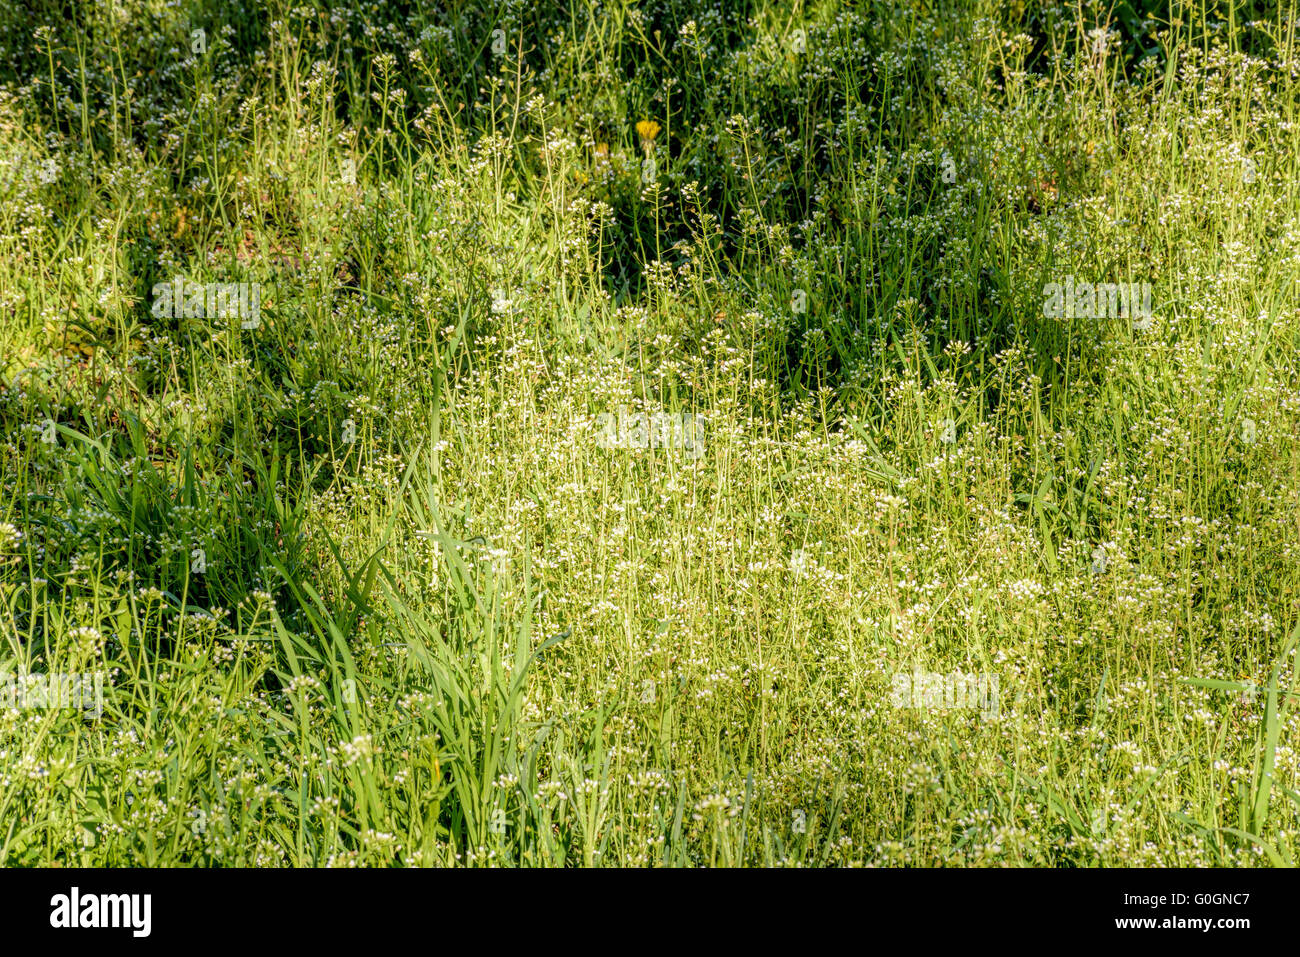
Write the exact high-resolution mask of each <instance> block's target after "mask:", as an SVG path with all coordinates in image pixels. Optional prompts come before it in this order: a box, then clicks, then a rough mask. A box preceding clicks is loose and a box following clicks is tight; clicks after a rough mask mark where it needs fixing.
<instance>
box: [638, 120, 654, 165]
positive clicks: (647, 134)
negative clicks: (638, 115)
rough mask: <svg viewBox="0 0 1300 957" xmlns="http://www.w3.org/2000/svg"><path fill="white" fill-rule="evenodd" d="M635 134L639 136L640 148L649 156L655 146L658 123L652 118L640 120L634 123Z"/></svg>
mask: <svg viewBox="0 0 1300 957" xmlns="http://www.w3.org/2000/svg"><path fill="white" fill-rule="evenodd" d="M636 135H637V136H639V137H641V150H642V152H644V153H645V155H646V156H649V155H650V154H651V153H652V152H653V151H654V148H655V137H656V136H658V135H659V124H658V123H656V122H655V121H654V120H641V121H640V122H639V123H637V125H636Z"/></svg>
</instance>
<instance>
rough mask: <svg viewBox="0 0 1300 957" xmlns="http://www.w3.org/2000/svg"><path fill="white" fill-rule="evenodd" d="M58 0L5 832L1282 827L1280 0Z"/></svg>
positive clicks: (235, 845) (30, 118)
mask: <svg viewBox="0 0 1300 957" xmlns="http://www.w3.org/2000/svg"><path fill="white" fill-rule="evenodd" d="M25 7H26V9H25V10H24V11H22V12H17V11H15V12H0V133H2V134H3V137H2V138H3V141H4V144H5V145H4V151H3V155H0V672H5V673H7V674H10V675H14V674H16V673H19V672H22V673H47V674H66V673H77V674H86V673H94V672H101V673H102V674H103V675H104V676H105V682H104V699H103V712H102V714H101V715H99V716H98V717H95V716H93V715H88V714H81V713H79V712H78V711H76V710H73V709H68V708H63V709H59V708H50V707H23V708H18V707H3V706H0V864H5V865H29V864H43V865H51V864H61V865H64V866H74V865H78V866H94V865H108V866H134V865H142V866H144V865H147V866H159V865H161V866H195V865H198V866H220V865H226V866H268V865H271V866H278V865H298V866H326V865H328V866H354V865H356V866H388V865H399V866H400V865H435V866H443V865H446V866H454V865H503V866H531V865H542V866H599V865H604V866H699V865H705V866H711V865H716V866H741V865H759V866H822V865H846V866H860V865H922V866H939V865H971V866H1008V865H1010V866H1023V865H1031V866H1144V865H1145V866H1150V865H1176V866H1200V865H1230V866H1231V865H1267V864H1278V865H1291V864H1293V863H1294V862H1295V860H1296V857H1297V855H1298V854H1300V841H1298V838H1300V756H1298V755H1297V753H1296V751H1295V741H1296V731H1297V725H1298V721H1300V717H1298V714H1297V707H1296V704H1297V698H1296V693H1295V691H1294V689H1295V688H1296V687H1297V683H1298V681H1297V678H1298V676H1297V661H1296V652H1297V645H1298V644H1300V560H1298V559H1300V522H1298V520H1297V515H1300V441H1298V440H1300V432H1298V429H1300V392H1298V391H1297V390H1298V387H1300V310H1297V306H1296V300H1295V289H1296V284H1297V282H1298V281H1300V257H1298V256H1297V254H1296V253H1295V252H1294V250H1295V248H1297V242H1296V240H1297V237H1300V191H1298V190H1297V176H1296V173H1297V170H1296V159H1295V158H1296V156H1297V155H1300V152H1298V150H1300V125H1298V123H1297V121H1298V117H1300V109H1298V107H1300V86H1298V85H1297V84H1296V83H1295V82H1294V80H1293V79H1292V71H1293V69H1294V68H1295V67H1298V66H1300V62H1297V61H1298V59H1300V57H1298V56H1297V51H1296V49H1295V37H1294V23H1293V20H1290V19H1286V18H1285V16H1284V15H1280V14H1279V13H1278V11H1277V9H1275V8H1274V6H1273V5H1266V4H1263V3H1250V2H1248V3H1239V4H1231V3H1227V2H1217V3H1197V4H1192V5H1187V4H1182V3H1172V2H1153V0H1131V2H1126V3H1119V4H1116V5H1113V6H1110V5H1099V4H1092V3H1080V2H1077V0H1073V2H1067V3H1061V4H1040V3H1032V2H1025V0H1015V2H1002V3H993V2H989V0H963V2H960V3H957V4H952V3H943V4H930V3H925V2H913V3H904V2H898V3H885V2H869V0H868V2H860V3H857V4H853V5H841V4H836V3H821V2H813V3H806V2H792V0H752V2H743V3H741V2H731V0H727V2H724V3H722V4H721V5H713V6H709V5H704V4H692V3H688V2H685V0H651V2H648V3H644V4H640V5H637V4H633V3H631V2H628V0H607V2H604V3H601V4H594V3H588V2H577V0H572V2H569V3H567V4H566V3H549V4H518V3H516V4H509V5H507V6H505V7H500V6H499V5H497V4H484V3H479V2H477V0H474V2H454V3H449V4H443V5H432V6H430V5H427V4H406V3H397V4H391V3H379V2H369V0H364V2H358V3H355V4H352V5H350V6H349V7H347V8H346V9H344V8H334V7H332V6H326V5H323V4H318V3H316V2H314V0H313V2H309V3H305V4H300V5H295V6H290V5H282V4H279V3H272V4H269V5H266V6H261V5H253V4H249V5H244V4H242V3H239V2H232V0H222V2H216V0H200V2H187V3H185V4H183V5H181V6H180V7H176V6H166V5H164V4H163V3H161V2H157V0H149V2H139V0H124V2H122V3H118V4H116V5H105V4H90V3H85V2H74V3H71V4H54V3H49V2H45V0H32V2H30V3H28V4H26V5H25ZM435 8H436V9H435ZM38 27H39V28H40V29H37V28H38ZM1107 28H1109V29H1110V31H1111V32H1110V33H1109V34H1104V35H1103V34H1099V33H1097V32H1095V31H1097V30H1098V29H1102V30H1105V29H1107ZM196 29H202V30H203V31H204V34H203V36H202V40H203V43H202V44H200V43H198V42H197V40H198V39H199V38H198V37H197V35H194V34H192V33H191V31H192V30H196ZM496 30H500V31H501V33H500V34H495V35H494V31H496ZM494 42H495V47H496V49H494ZM192 44H193V45H194V46H199V47H204V50H203V52H192ZM503 44H504V49H503V48H502V47H503ZM647 122H651V123H653V124H654V125H653V126H647V125H646V123H647ZM638 124H642V125H641V126H640V129H639V130H638ZM651 161H652V162H651ZM353 171H355V176H353V175H352V172H353ZM178 276H180V277H184V278H185V279H186V280H188V281H190V282H194V283H236V282H246V283H258V284H260V285H261V287H262V307H261V315H260V324H259V325H258V326H257V327H256V328H243V327H242V325H243V324H242V323H241V322H240V320H239V319H237V318H234V317H224V318H205V317H202V316H189V317H184V316H182V317H180V318H169V317H167V316H166V315H160V314H157V310H155V309H154V308H153V307H154V304H155V299H154V295H153V289H154V287H155V285H156V284H159V283H168V282H171V281H172V280H173V278H174V277H178ZM1070 277H1073V278H1074V280H1075V281H1079V282H1096V283H1110V282H1115V283H1118V282H1137V283H1142V282H1147V283H1150V284H1151V286H1152V288H1153V297H1152V299H1153V315H1152V316H1151V319H1150V322H1149V323H1135V322H1134V321H1133V319H1132V317H1124V316H1109V317H1103V318H1095V319H1088V318H1083V319H1077V318H1075V319H1066V318H1050V317H1047V316H1045V315H1044V308H1043V306H1044V293H1043V289H1044V286H1045V285H1046V284H1048V283H1052V282H1057V283H1064V282H1065V281H1066V279H1067V278H1070ZM620 410H623V412H624V418H625V420H627V418H628V417H629V416H631V415H633V414H635V413H647V414H650V415H655V414H661V413H662V414H666V415H668V416H670V417H677V416H701V417H702V418H701V419H699V420H698V421H701V422H703V431H702V436H703V446H702V448H697V449H695V450H694V451H693V452H692V451H691V450H687V449H682V448H674V447H671V446H672V445H673V442H671V441H669V442H667V443H665V444H666V445H667V446H670V447H664V448H654V447H647V448H626V447H619V445H618V444H617V443H615V446H614V447H606V446H608V445H609V443H608V442H603V441H602V440H601V428H602V427H601V423H602V422H603V421H604V420H602V419H601V417H602V416H607V415H608V416H613V417H614V418H615V420H617V418H618V416H619V413H620ZM688 421H695V420H688ZM646 444H647V445H650V444H651V443H646ZM197 550H201V554H200V553H199V551H197ZM914 669H915V670H921V671H926V672H931V673H942V674H948V673H952V672H961V673H966V674H980V675H984V676H991V677H993V678H996V680H997V682H998V689H999V702H998V705H999V706H998V708H997V713H996V714H992V715H988V714H981V713H980V712H979V711H978V710H972V709H969V708H967V709H956V710H952V709H941V708H925V707H920V708H915V707H903V706H900V702H899V701H897V700H895V698H894V696H893V692H894V691H895V690H896V687H897V686H896V684H895V681H896V677H897V676H898V675H901V674H910V673H912V672H913V671H914ZM15 680H16V679H15ZM5 687H9V688H12V687H14V685H13V683H12V682H10V683H8V684H6V685H0V690H2V689H3V688H5ZM15 703H16V699H15ZM29 703H30V702H29ZM0 705H3V700H0Z"/></svg>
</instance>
